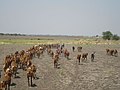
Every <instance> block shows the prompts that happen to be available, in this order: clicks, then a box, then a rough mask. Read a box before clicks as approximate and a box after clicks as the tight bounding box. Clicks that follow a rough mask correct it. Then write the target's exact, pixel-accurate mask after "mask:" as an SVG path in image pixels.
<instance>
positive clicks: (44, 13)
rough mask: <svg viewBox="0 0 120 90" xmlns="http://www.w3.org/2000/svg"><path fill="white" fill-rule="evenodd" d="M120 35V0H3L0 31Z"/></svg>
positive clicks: (0, 11)
mask: <svg viewBox="0 0 120 90" xmlns="http://www.w3.org/2000/svg"><path fill="white" fill-rule="evenodd" d="M108 30H109V31H111V32H112V33H113V34H118V35H120V0H0V32H1V33H21V34H22V33H23V34H44V35H46V34H50V35H82V36H86V35H89V36H91V35H102V32H104V31H108Z"/></svg>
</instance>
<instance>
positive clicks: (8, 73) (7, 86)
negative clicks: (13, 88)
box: [3, 68, 12, 90]
mask: <svg viewBox="0 0 120 90" xmlns="http://www.w3.org/2000/svg"><path fill="white" fill-rule="evenodd" d="M11 77H12V72H11V70H10V69H9V68H8V69H7V70H6V72H5V74H4V76H3V81H4V82H5V90H7V89H8V90H10V85H11Z"/></svg>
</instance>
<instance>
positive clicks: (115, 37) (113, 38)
mask: <svg viewBox="0 0 120 90" xmlns="http://www.w3.org/2000/svg"><path fill="white" fill-rule="evenodd" d="M119 39H120V37H119V36H118V35H117V34H115V35H113V37H112V40H119Z"/></svg>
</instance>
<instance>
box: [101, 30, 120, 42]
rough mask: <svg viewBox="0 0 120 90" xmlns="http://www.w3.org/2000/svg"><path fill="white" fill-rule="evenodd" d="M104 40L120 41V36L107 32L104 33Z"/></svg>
mask: <svg viewBox="0 0 120 90" xmlns="http://www.w3.org/2000/svg"><path fill="white" fill-rule="evenodd" d="M102 35H103V36H102V38H103V39H104V40H119V39H120V36H118V35H117V34H112V32H110V31H105V32H102Z"/></svg>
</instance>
